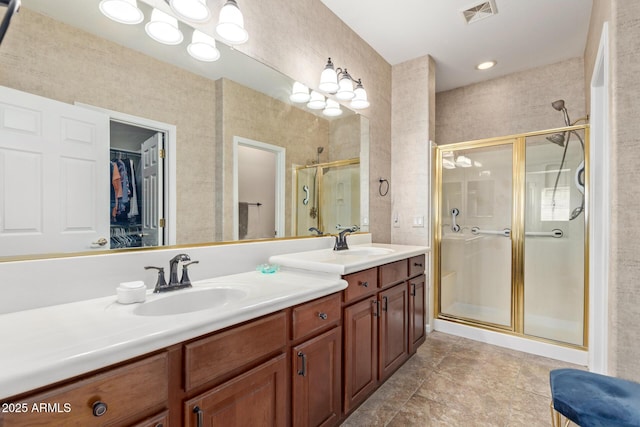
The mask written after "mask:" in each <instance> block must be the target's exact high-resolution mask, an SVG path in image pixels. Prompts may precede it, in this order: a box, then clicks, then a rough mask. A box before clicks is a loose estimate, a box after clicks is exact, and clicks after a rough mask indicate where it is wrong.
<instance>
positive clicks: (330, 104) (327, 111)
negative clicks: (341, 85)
mask: <svg viewBox="0 0 640 427" xmlns="http://www.w3.org/2000/svg"><path fill="white" fill-rule="evenodd" d="M322 114H324V115H325V116H329V117H336V116H339V115H340V114H342V109H341V108H340V104H338V101H334V100H333V99H327V106H326V107H324V110H323V111H322Z"/></svg>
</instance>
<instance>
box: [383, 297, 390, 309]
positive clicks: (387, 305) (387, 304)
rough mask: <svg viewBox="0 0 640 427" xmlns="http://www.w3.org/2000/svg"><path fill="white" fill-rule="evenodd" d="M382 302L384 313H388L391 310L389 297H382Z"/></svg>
mask: <svg viewBox="0 0 640 427" xmlns="http://www.w3.org/2000/svg"><path fill="white" fill-rule="evenodd" d="M382 301H384V305H383V306H382V311H388V310H389V298H388V297H382Z"/></svg>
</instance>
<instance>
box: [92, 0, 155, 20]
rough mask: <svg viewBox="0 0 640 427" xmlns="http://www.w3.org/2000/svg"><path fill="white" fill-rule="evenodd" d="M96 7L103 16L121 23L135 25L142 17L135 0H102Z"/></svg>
mask: <svg viewBox="0 0 640 427" xmlns="http://www.w3.org/2000/svg"><path fill="white" fill-rule="evenodd" d="M98 7H99V8H100V12H102V14H103V15H104V16H106V17H107V18H109V19H111V20H113V21H116V22H119V23H121V24H128V25H135V24H139V23H141V22H142V20H143V19H144V14H143V13H142V11H141V10H140V9H138V3H137V1H136V0H102V1H101V2H100V4H99V6H98Z"/></svg>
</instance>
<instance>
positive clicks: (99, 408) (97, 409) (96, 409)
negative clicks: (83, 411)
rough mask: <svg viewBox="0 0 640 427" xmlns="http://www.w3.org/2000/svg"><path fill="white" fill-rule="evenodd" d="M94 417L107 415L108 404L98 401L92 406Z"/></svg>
mask: <svg viewBox="0 0 640 427" xmlns="http://www.w3.org/2000/svg"><path fill="white" fill-rule="evenodd" d="M91 409H92V411H93V416H94V417H101V416H103V415H104V414H106V413H107V404H106V403H104V402H101V401H99V400H98V401H96V402H94V403H93V405H91Z"/></svg>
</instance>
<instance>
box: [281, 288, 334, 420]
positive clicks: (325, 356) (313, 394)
mask: <svg viewBox="0 0 640 427" xmlns="http://www.w3.org/2000/svg"><path fill="white" fill-rule="evenodd" d="M341 315H342V309H341V295H340V294H339V293H336V294H334V295H330V296H328V297H324V298H320V299H317V300H315V301H311V302H308V303H305V304H302V305H299V306H297V307H294V308H293V309H292V310H291V317H292V319H291V326H292V328H291V338H292V341H291V344H292V346H291V352H290V354H291V361H292V362H291V413H292V419H291V422H292V425H293V426H294V427H315V426H323V427H324V426H327V427H328V426H333V425H337V423H338V422H339V420H340V418H341V415H342V406H341V394H342V363H341V361H342V328H341V326H340V325H341V323H342V316H341Z"/></svg>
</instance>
